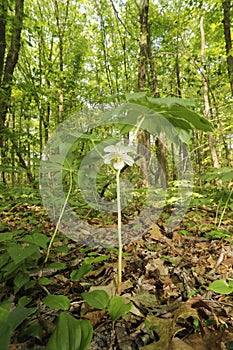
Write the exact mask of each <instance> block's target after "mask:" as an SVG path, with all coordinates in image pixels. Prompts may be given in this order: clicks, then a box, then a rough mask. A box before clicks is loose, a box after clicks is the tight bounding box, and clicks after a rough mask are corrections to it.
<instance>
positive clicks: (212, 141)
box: [0, 0, 233, 186]
mask: <svg viewBox="0 0 233 350" xmlns="http://www.w3.org/2000/svg"><path fill="white" fill-rule="evenodd" d="M231 27H232V8H231V1H229V0H227V1H220V0H218V1H205V2H202V1H190V2H189V1H182V0H179V1H178V0H177V1H165V0H164V1H163V0H161V1H150V4H149V0H147V1H146V0H144V1H137V0H132V1H130V0H129V1H104V0H102V1H70V0H67V1H57V0H54V1H49V2H47V1H46V2H45V1H40V2H39V1H24V0H17V1H6V0H2V1H1V10H0V89H1V94H0V128H1V129H0V130H1V137H0V146H1V177H2V181H3V183H5V184H18V183H20V184H22V183H31V184H34V186H37V185H36V182H37V181H38V164H39V161H40V158H41V155H42V152H43V148H44V146H45V144H46V142H47V141H48V138H49V135H50V134H51V133H52V132H53V131H54V130H55V129H56V127H57V126H58V125H59V123H61V122H62V121H63V120H65V119H66V118H68V117H69V116H70V115H72V114H74V113H79V112H80V111H82V110H83V109H85V108H88V109H91V108H94V107H96V106H98V107H99V108H101V106H106V105H108V106H110V105H111V106H116V105H118V104H119V103H121V102H124V95H125V94H126V93H129V92H136V91H147V92H148V94H149V95H150V96H154V97H166V96H176V97H180V98H192V99H194V100H195V103H196V110H197V111H198V112H199V113H200V114H202V115H204V116H206V117H207V118H208V119H209V120H210V121H211V122H212V123H213V125H214V132H213V133H207V134H203V133H202V132H194V133H193V135H192V142H191V143H190V145H189V147H190V152H191V154H192V157H193V166H194V170H195V173H196V174H197V177H196V178H198V182H199V184H200V183H201V180H200V179H201V178H200V176H199V175H202V174H203V173H206V172H207V170H208V169H209V168H212V167H215V168H218V167H220V166H221V167H224V166H230V165H232V149H233V146H232V94H233V56H232V32H231Z"/></svg>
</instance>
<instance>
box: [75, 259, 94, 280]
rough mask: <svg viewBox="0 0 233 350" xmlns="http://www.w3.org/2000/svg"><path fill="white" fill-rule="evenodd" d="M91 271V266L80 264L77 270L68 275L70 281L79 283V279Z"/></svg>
mask: <svg viewBox="0 0 233 350" xmlns="http://www.w3.org/2000/svg"><path fill="white" fill-rule="evenodd" d="M91 270H93V266H92V265H91V264H85V263H84V264H82V265H81V267H80V268H79V269H78V270H74V271H72V272H71V274H70V280H71V281H80V279H81V278H82V277H83V276H85V275H86V274H87V273H88V272H90V271H91Z"/></svg>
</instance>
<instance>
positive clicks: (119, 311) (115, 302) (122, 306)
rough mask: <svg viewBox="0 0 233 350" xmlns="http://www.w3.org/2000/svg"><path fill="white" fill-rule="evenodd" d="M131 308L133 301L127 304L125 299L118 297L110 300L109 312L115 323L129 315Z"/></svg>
mask: <svg viewBox="0 0 233 350" xmlns="http://www.w3.org/2000/svg"><path fill="white" fill-rule="evenodd" d="M131 307H132V302H131V301H130V302H129V303H125V299H124V298H123V297H120V296H118V295H116V296H115V297H113V298H112V299H111V300H110V303H109V307H108V312H109V315H110V317H111V319H112V320H113V322H115V321H116V320H118V318H120V317H121V316H123V315H125V314H127V313H128V312H129V311H130V310H131Z"/></svg>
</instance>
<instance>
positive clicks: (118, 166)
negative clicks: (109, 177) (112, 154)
mask: <svg viewBox="0 0 233 350" xmlns="http://www.w3.org/2000/svg"><path fill="white" fill-rule="evenodd" d="M124 165H125V163H124V162H123V160H120V161H119V162H115V163H114V164H113V167H114V168H115V169H116V170H121V169H123V168H124Z"/></svg>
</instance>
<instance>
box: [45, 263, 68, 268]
mask: <svg viewBox="0 0 233 350" xmlns="http://www.w3.org/2000/svg"><path fill="white" fill-rule="evenodd" d="M49 268H50V269H58V270H63V269H65V268H66V264H65V263H62V262H52V263H51V264H49Z"/></svg>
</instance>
